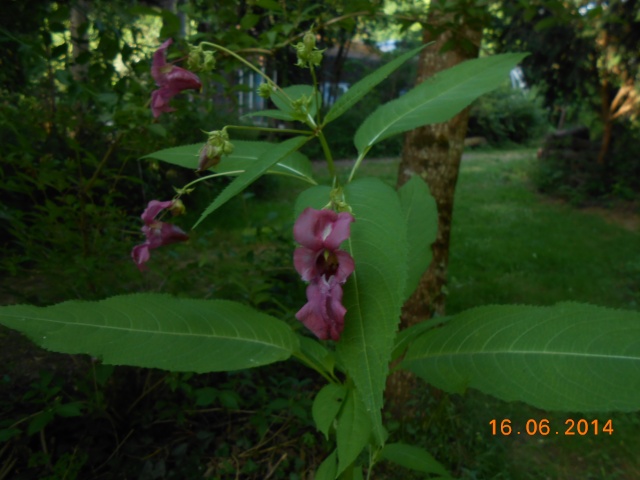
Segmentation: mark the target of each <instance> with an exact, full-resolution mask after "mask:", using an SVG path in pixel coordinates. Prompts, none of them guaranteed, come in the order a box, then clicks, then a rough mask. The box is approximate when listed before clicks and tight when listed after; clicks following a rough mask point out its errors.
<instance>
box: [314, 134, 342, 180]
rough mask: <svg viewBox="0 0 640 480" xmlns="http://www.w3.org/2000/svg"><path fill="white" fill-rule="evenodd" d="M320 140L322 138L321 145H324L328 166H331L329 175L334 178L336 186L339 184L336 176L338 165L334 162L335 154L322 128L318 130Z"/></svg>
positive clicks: (323, 149)
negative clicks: (332, 152)
mask: <svg viewBox="0 0 640 480" xmlns="http://www.w3.org/2000/svg"><path fill="white" fill-rule="evenodd" d="M318 140H320V145H322V151H323V152H324V156H325V158H326V159H327V167H328V168H329V175H330V176H331V178H333V180H334V187H335V186H337V177H336V167H335V165H334V163H333V155H332V154H331V149H330V148H329V144H328V143H327V139H326V138H325V136H324V133H322V130H319V131H318Z"/></svg>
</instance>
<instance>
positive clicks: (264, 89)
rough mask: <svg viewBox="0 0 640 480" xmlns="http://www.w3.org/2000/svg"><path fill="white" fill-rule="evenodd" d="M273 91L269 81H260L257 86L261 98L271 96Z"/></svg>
mask: <svg viewBox="0 0 640 480" xmlns="http://www.w3.org/2000/svg"><path fill="white" fill-rule="evenodd" d="M272 93H273V85H271V84H269V83H261V84H260V86H259V87H258V95H260V96H261V97H262V98H271V94H272Z"/></svg>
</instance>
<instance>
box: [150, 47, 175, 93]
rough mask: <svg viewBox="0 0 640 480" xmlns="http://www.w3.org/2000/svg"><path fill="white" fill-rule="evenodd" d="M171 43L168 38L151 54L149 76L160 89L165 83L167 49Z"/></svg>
mask: <svg viewBox="0 0 640 480" xmlns="http://www.w3.org/2000/svg"><path fill="white" fill-rule="evenodd" d="M172 43H173V39H172V38H170V39H169V40H167V41H166V42H164V43H163V44H162V45H160V47H158V49H157V50H156V51H155V53H154V54H153V62H152V63H151V76H152V77H153V79H154V80H155V81H156V84H158V86H159V87H162V86H163V85H164V84H165V83H167V74H166V71H165V70H166V67H167V48H169V45H171V44H172Z"/></svg>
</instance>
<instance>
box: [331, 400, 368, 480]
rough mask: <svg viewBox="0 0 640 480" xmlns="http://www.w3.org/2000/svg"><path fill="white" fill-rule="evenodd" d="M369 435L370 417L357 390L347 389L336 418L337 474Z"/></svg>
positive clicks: (366, 440) (366, 441) (346, 465)
mask: <svg viewBox="0 0 640 480" xmlns="http://www.w3.org/2000/svg"><path fill="white" fill-rule="evenodd" d="M370 435H371V418H370V416H369V415H368V414H367V412H366V411H365V409H364V405H363V404H362V402H361V400H360V398H359V395H358V391H357V390H356V389H353V388H351V389H349V390H348V392H347V398H346V399H345V402H344V406H343V408H342V411H341V412H340V417H339V418H338V428H337V432H336V443H337V447H338V448H337V450H338V475H340V474H341V473H342V472H344V471H345V469H346V468H347V467H349V465H351V464H352V463H353V462H354V460H355V459H356V458H358V455H360V452H362V450H363V449H364V447H365V446H366V445H367V444H368V443H369V436H370Z"/></svg>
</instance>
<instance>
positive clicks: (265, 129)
mask: <svg viewBox="0 0 640 480" xmlns="http://www.w3.org/2000/svg"><path fill="white" fill-rule="evenodd" d="M224 128H225V129H234V130H253V131H256V132H277V133H295V134H299V135H308V136H311V135H314V133H313V132H312V131H310V130H294V129H291V128H269V127H255V126H248V125H227V126H226V127H224Z"/></svg>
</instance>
